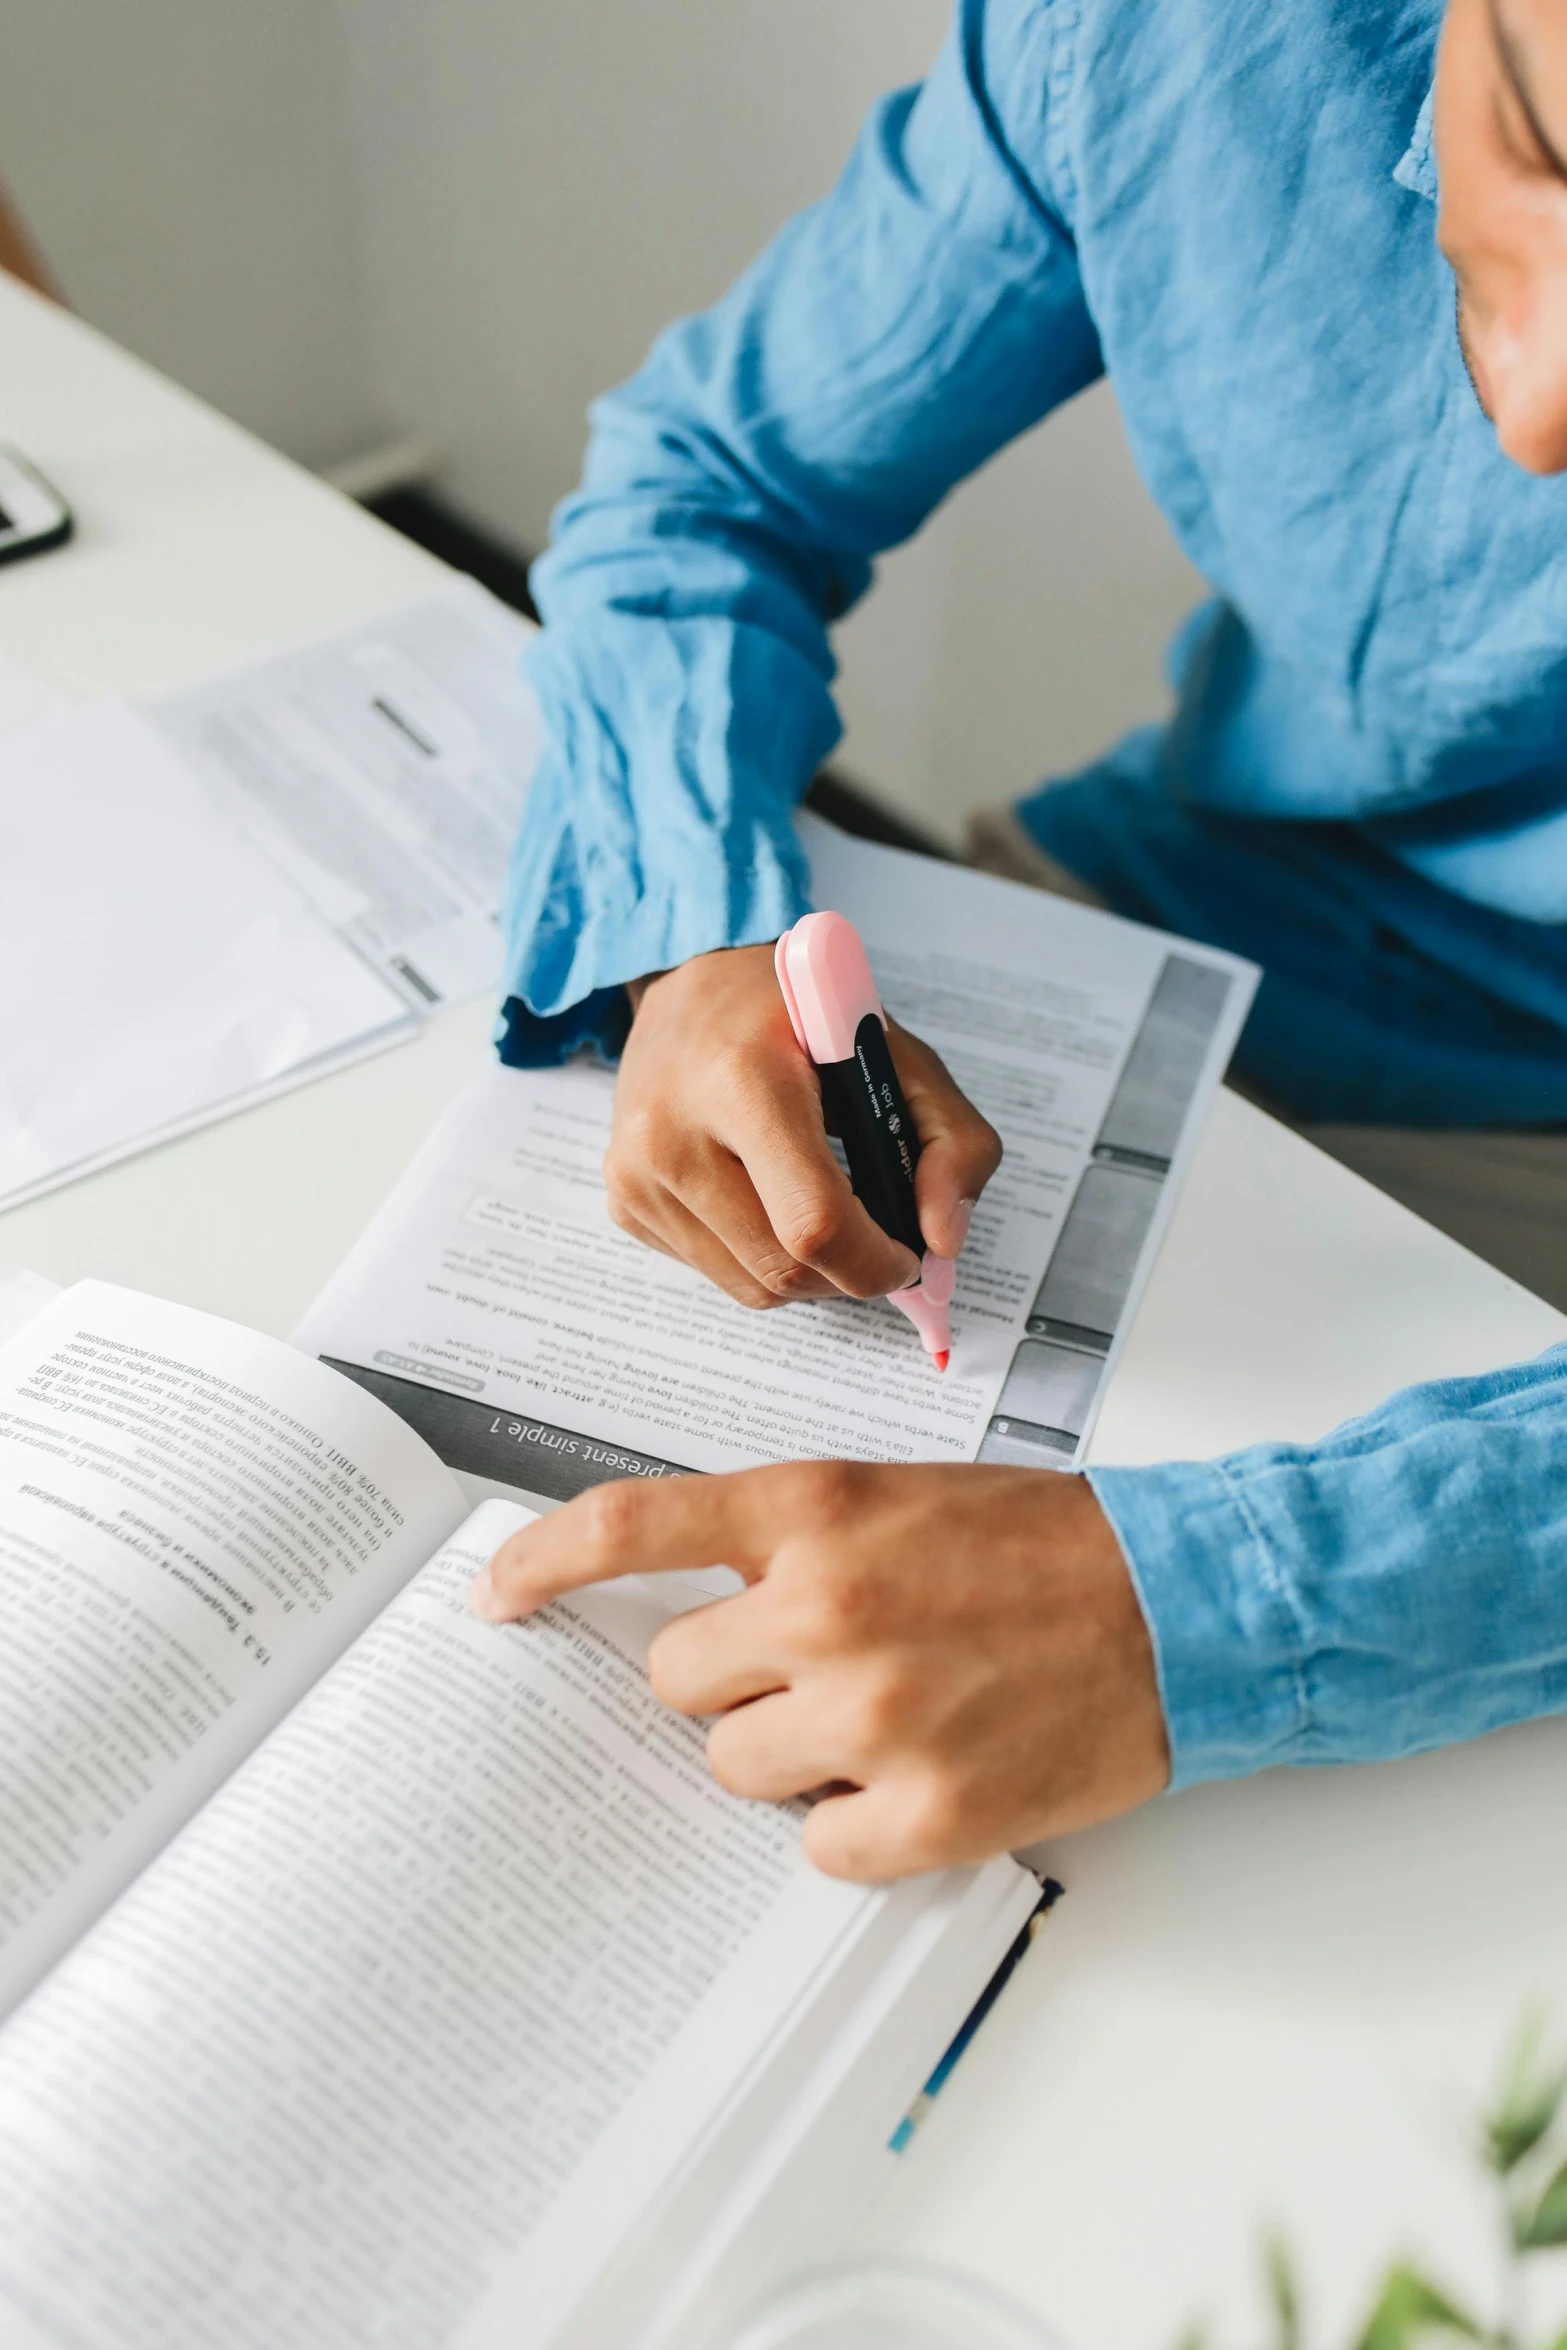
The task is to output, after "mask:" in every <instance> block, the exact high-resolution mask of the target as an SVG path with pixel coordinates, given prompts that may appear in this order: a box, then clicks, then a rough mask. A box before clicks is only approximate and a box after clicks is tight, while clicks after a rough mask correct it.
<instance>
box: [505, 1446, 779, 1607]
mask: <svg viewBox="0 0 1567 2350" xmlns="http://www.w3.org/2000/svg"><path fill="white" fill-rule="evenodd" d="M780 1474H781V1472H780V1471H778V1470H775V1469H743V1470H740V1471H739V1472H738V1473H737V1474H735V1475H733V1476H727V1477H699V1476H692V1477H669V1478H660V1479H658V1480H657V1481H656V1482H652V1481H649V1480H647V1479H644V1478H639V1477H625V1478H617V1479H615V1480H613V1481H612V1482H610V1483H609V1484H606V1485H594V1486H591V1487H590V1488H589V1489H588V1491H587V1492H586V1493H579V1494H578V1495H577V1497H576V1499H575V1501H569V1502H567V1504H566V1506H565V1508H564V1509H559V1510H552V1511H551V1512H550V1514H549V1516H548V1517H546V1518H537V1519H535V1520H534V1522H533V1524H532V1525H531V1526H524V1527H522V1528H521V1529H520V1530H519V1531H518V1532H517V1533H515V1534H513V1535H510V1536H509V1537H508V1538H507V1540H506V1541H505V1542H503V1543H502V1544H501V1546H500V1549H499V1550H498V1551H497V1552H496V1553H495V1556H494V1557H493V1558H492V1559H491V1560H490V1563H489V1565H488V1566H487V1567H485V1568H483V1569H482V1571H481V1572H480V1573H479V1574H478V1575H477V1576H476V1577H475V1579H474V1582H473V1584H472V1585H471V1586H470V1589H469V1593H468V1605H469V1606H470V1607H471V1608H472V1610H473V1612H474V1614H475V1615H476V1616H482V1617H483V1619H484V1621H485V1622H486V1623H490V1624H504V1623H508V1622H510V1621H511V1620H512V1619H513V1618H515V1617H518V1616H528V1615H532V1613H533V1612H534V1610H535V1609H536V1608H541V1607H543V1606H544V1605H545V1603H546V1601H548V1600H551V1599H559V1598H560V1597H561V1595H562V1593H564V1592H567V1591H581V1590H583V1589H584V1588H585V1587H586V1586H587V1585H588V1584H590V1583H610V1582H613V1581H614V1579H615V1577H616V1576H617V1575H663V1574H670V1573H673V1572H675V1571H677V1570H678V1569H680V1568H682V1567H733V1568H734V1569H735V1571H736V1573H737V1574H740V1575H743V1576H744V1578H745V1580H746V1581H747V1582H748V1583H754V1582H756V1581H757V1579H758V1578H759V1577H760V1576H761V1575H762V1574H764V1573H765V1572H766V1567H767V1561H768V1559H769V1557H770V1556H771V1553H772V1550H773V1547H774V1544H775V1541H776V1537H777V1531H778V1526H779V1522H780V1517H781V1515H782V1510H781V1497H780V1496H779V1494H778V1493H777V1491H776V1486H777V1483H778V1479H779V1476H780ZM769 1488H772V1489H774V1490H773V1491H772V1492H771V1495H770V1496H769Z"/></svg>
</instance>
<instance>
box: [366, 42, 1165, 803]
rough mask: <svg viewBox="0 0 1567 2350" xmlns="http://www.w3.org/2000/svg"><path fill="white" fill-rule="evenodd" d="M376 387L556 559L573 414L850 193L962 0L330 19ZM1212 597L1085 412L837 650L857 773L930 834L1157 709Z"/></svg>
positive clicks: (1024, 462) (478, 499)
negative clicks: (1164, 663)
mask: <svg viewBox="0 0 1567 2350" xmlns="http://www.w3.org/2000/svg"><path fill="white" fill-rule="evenodd" d="M342 5H343V7H344V11H345V24H346V28H347V32H348V49H349V56H350V65H351V73H352V76H353V100H354V112H355V123H356V131H357V137H358V148H359V162H360V184H361V188H362V191H363V205H364V222H365V236H366V247H365V250H366V259H367V268H368V274H369V285H370V304H371V321H372V335H373V338H374V343H375V349H376V354H377V367H378V380H379V382H380V384H381V387H382V390H383V393H384V396H385V398H386V399H387V401H388V403H389V404H390V407H391V409H392V411H393V412H394V414H395V415H396V416H397V418H398V419H399V421H400V422H401V423H402V424H403V425H405V426H408V427H410V428H418V429H420V430H424V431H428V432H429V433H430V434H431V435H432V436H433V437H434V438H435V439H436V440H437V441H438V442H439V443H440V444H441V445H442V446H443V447H444V448H445V449H446V450H447V451H448V452H449V454H450V457H451V460H452V471H451V475H450V482H451V486H452V488H453V489H454V490H455V491H456V492H457V493H458V495H459V496H461V497H462V498H463V499H465V500H466V501H467V502H468V503H469V504H470V505H471V506H472V507H473V508H474V509H475V511H476V512H479V513H483V514H489V515H493V516H495V517H497V518H499V519H501V520H503V521H504V522H505V523H507V524H508V525H509V526H510V527H511V528H512V529H513V530H514V531H516V532H517V533H518V534H520V535H521V536H522V537H523V538H524V539H525V540H526V541H528V542H529V543H531V544H534V545H537V544H539V543H540V542H541V540H542V537H543V533H544V529H545V524H546V519H547V516H548V513H549V509H550V507H551V506H552V505H553V503H554V501H555V500H556V499H557V498H558V497H560V496H561V495H562V494H563V492H564V491H565V490H566V489H568V488H569V487H570V485H571V483H572V481H573V480H574V478H575V475H576V470H577V466H578V463H579V461H580V456H581V450H582V441H583V431H584V426H583V410H584V408H585V406H586V404H587V401H588V400H589V398H590V397H591V396H592V394H593V393H594V392H595V391H597V390H599V389H601V388H602V387H603V386H605V385H606V384H609V383H613V382H614V381H616V380H617V379H618V378H619V377H621V376H623V375H625V374H626V373H628V372H629V370H630V369H631V368H632V367H634V366H635V364H636V362H637V360H638V359H639V358H640V356H641V354H642V352H643V350H644V349H645V348H646V346H647V344H648V342H649V341H650V339H651V338H652V336H653V335H654V334H655V333H656V332H657V330H658V328H659V327H660V326H661V325H662V324H663V323H664V321H665V320H666V319H668V318H670V317H671V316H673V315H675V314H676V313H677V312H679V311H682V310H687V309H690V308H693V307H694V306H696V305H698V304H700V303H702V302H705V301H707V300H710V299H711V298H712V297H713V296H714V295H715V294H717V293H718V292H719V291H720V290H721V289H722V287H723V286H724V285H725V284H726V283H727V282H728V280H729V279H730V277H732V276H733V274H734V273H735V272H736V271H737V270H738V269H739V268H741V267H742V266H743V264H744V263H745V262H746V261H747V260H748V259H749V258H750V256H751V255H752V253H754V252H755V250H756V249H757V247H758V246H759V245H760V244H761V243H762V242H763V241H764V240H765V239H766V238H767V236H768V235H769V234H770V233H771V232H772V230H773V229H774V228H775V227H776V226H777V225H778V224H779V222H780V221H782V220H783V219H785V218H786V217H787V215H788V214H789V213H790V212H791V211H793V210H794V209H795V208H796V207H798V206H799V205H801V204H804V203H808V202H810V201H811V200H812V198H814V197H815V196H817V195H818V194H820V193H821V192H822V190H823V189H825V188H826V187H827V186H828V185H829V184H830V183H831V181H832V179H833V177H834V176H835V174H836V172H837V169H838V167H839V164H840V163H841V161H842V158H843V156H844V154H845V153H846V151H847V149H848V147H849V144H850V142H851V140H852V138H853V136H854V133H855V130H856V129H857V127H858V124H859V121H860V118H861V116H862V114H863V112H864V109H865V107H866V106H867V104H868V103H869V101H870V100H871V98H872V97H873V96H874V95H875V94H876V93H877V92H878V91H880V90H882V89H885V88H887V87H890V86H892V85H894V84H896V83H898V82H902V81H907V80H911V79H913V78H915V77H916V76H918V75H919V74H920V73H921V72H922V71H923V70H924V68H925V66H926V65H927V64H928V62H929V60H930V58H931V56H932V55H933V53H934V51H935V49H936V47H937V45H938V43H939V41H940V39H941V35H942V31H943V29H944V25H945V22H946V17H947V0H853V4H852V5H846V4H845V0H743V4H742V5H736V0H441V5H440V6H439V7H436V6H434V5H432V4H431V0H342ZM1197 592H1198V591H1197V583H1196V582H1195V580H1194V579H1193V577H1192V575H1191V574H1190V572H1189V571H1188V570H1187V568H1186V566H1185V564H1184V563H1183V562H1182V561H1181V559H1180V557H1179V556H1178V555H1177V554H1176V552H1175V550H1174V549H1173V547H1172V546H1171V544H1170V541H1169V539H1168V536H1167V534H1166V533H1165V530H1164V527H1163V525H1162V523H1161V522H1160V520H1159V518H1158V516H1157V515H1156V514H1155V512H1154V511H1153V508H1152V507H1151V505H1150V504H1149V501H1148V500H1147V498H1146V497H1145V495H1144V494H1143V492H1142V490H1141V488H1140V486H1139V485H1138V483H1137V481H1136V478H1135V475H1134V474H1133V472H1132V468H1131V465H1130V462H1129V460H1128V458H1127V456H1126V452H1125V446H1124V442H1123V440H1122V437H1121V433H1120V428H1119V423H1118V420H1117V417H1116V413H1115V408H1114V404H1113V402H1112V401H1111V399H1110V398H1109V395H1108V394H1107V393H1106V392H1104V391H1103V390H1100V391H1096V392H1093V393H1090V394H1089V395H1088V396H1087V398H1085V399H1084V400H1081V401H1079V402H1078V403H1076V404H1075V406H1074V407H1073V408H1072V409H1071V410H1070V411H1068V412H1067V413H1066V414H1065V415H1063V416H1061V417H1058V418H1055V419H1052V421H1051V423H1050V424H1049V425H1047V426H1046V427H1045V428H1044V430H1043V431H1042V432H1041V433H1038V434H1036V435H1034V436H1032V438H1031V439H1030V440H1029V441H1028V442H1027V443H1025V444H1023V445H1021V446H1019V447H1018V448H1015V449H1013V450H1011V451H1009V452H1007V453H1006V454H1005V455H1004V456H1003V457H1002V458H1001V459H1000V460H999V461H998V462H997V463H996V464H995V465H994V466H992V467H991V468H990V469H989V470H988V472H987V473H986V474H985V475H984V476H983V477H982V478H981V479H980V480H978V481H976V482H974V483H972V484H970V485H969V486H968V487H967V488H966V489H964V490H963V491H961V492H960V493H959V494H958V496H957V497H956V498H955V499H954V500H953V501H952V502H951V504H950V505H949V507H948V508H947V509H946V510H945V511H944V512H943V513H942V514H941V515H940V516H939V517H938V518H937V520H936V521H935V523H934V524H933V525H932V527H931V528H930V530H929V531H927V533H926V534H925V536H924V537H923V538H922V540H921V541H919V542H918V543H917V544H916V545H915V546H914V547H913V548H911V549H908V550H905V551H903V552H902V553H900V554H899V555H897V556H896V557H894V558H893V559H892V560H891V561H889V562H888V564H887V565H886V566H885V568H884V572H883V577H882V582H881V584H880V586H879V587H878V589H877V591H876V593H875V595H874V596H873V597H872V598H871V600H870V601H869V602H868V604H867V605H866V606H865V607H864V609H863V610H862V611H861V612H860V613H858V614H856V615H855V616H854V618H853V619H852V620H851V621H850V622H849V624H848V626H847V627H846V628H845V630H844V631H843V634H842V640H841V652H842V656H843V662H844V677H843V686H842V701H843V705H844V708H845V712H846V715H847V717H848V719H849V738H848V741H847V743H846V745H845V747H844V750H843V752H842V754H841V756H842V758H843V760H844V763H845V764H846V765H848V766H850V767H852V768H854V769H857V770H858V771H859V772H860V773H861V774H862V775H864V776H866V777H867V778H868V779H870V780H872V781H874V782H875V783H877V784H878V785H879V786H881V787H882V788H883V789H885V790H887V791H888V792H889V793H890V794H891V795H893V796H895V797H896V798H898V799H900V800H901V801H902V802H904V804H906V805H907V806H908V807H909V808H910V809H911V810H913V811H915V812H917V813H919V814H921V815H922V816H924V817H925V819H926V820H927V821H931V822H934V823H936V824H938V825H940V826H942V827H943V828H944V829H947V830H949V831H955V830H956V828H957V824H958V821H959V818H960V815H961V812H962V811H963V810H965V809H967V808H971V807H974V806H977V805H979V804H981V803H982V802H984V801H985V800H989V799H995V798H998V797H1000V796H1003V795H1006V794H1009V793H1011V792H1014V791H1016V790H1019V789H1022V788H1025V787H1026V786H1028V785H1029V784H1031V783H1033V782H1034V781H1036V780H1038V779H1039V778H1040V777H1041V776H1042V775H1044V774H1045V773H1047V772H1053V771H1059V770H1060V769H1061V768H1063V767H1066V766H1070V765H1071V764H1073V763H1074V762H1075V761H1077V760H1079V759H1081V758H1084V757H1087V756H1089V755H1091V754H1092V753H1093V751H1094V750H1095V749H1097V748H1098V747H1099V746H1100V745H1101V744H1103V743H1104V742H1106V741H1107V740H1109V739H1110V737H1112V736H1113V735H1114V734H1115V733H1116V732H1118V731H1119V730H1120V729H1121V728H1122V727H1124V726H1126V725H1128V724H1130V723H1132V722H1133V721H1134V720H1135V719H1137V718H1140V717H1143V716H1146V715H1149V714H1151V713H1152V712H1154V711H1155V710H1157V709H1158V708H1159V707H1161V705H1162V700H1163V694H1162V686H1161V683H1160V675H1159V652H1160V649H1161V647H1162V643H1163V640H1164V638H1165V636H1166V635H1167V634H1168V630H1169V626H1170V624H1171V622H1172V620H1173V619H1174V617H1175V616H1176V615H1177V614H1178V613H1179V612H1180V611H1182V610H1183V609H1184V608H1185V607H1186V606H1187V605H1188V604H1189V603H1190V602H1191V601H1192V599H1193V597H1194V595H1195V594H1196V593H1197Z"/></svg>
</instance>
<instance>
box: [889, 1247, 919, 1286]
mask: <svg viewBox="0 0 1567 2350" xmlns="http://www.w3.org/2000/svg"><path fill="white" fill-rule="evenodd" d="M904 1254H905V1256H907V1255H908V1251H907V1250H906V1249H905V1251H904ZM924 1275H925V1267H924V1263H923V1262H922V1260H921V1259H920V1258H919V1257H910V1258H909V1271H908V1272H907V1273H906V1274H905V1275H904V1277H903V1279H902V1280H901V1281H900V1282H899V1283H898V1288H899V1289H914V1288H916V1287H917V1286H918V1284H919V1283H920V1282H921V1281H922V1280H923V1279H924ZM894 1294H896V1292H894Z"/></svg>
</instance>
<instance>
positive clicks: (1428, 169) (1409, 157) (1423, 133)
mask: <svg viewBox="0 0 1567 2350" xmlns="http://www.w3.org/2000/svg"><path fill="white" fill-rule="evenodd" d="M1435 101H1436V92H1435V90H1434V89H1431V90H1428V91H1427V92H1426V102H1425V104H1424V105H1423V106H1422V107H1421V109H1420V112H1419V113H1418V114H1417V115H1416V117H1415V131H1414V136H1413V138H1412V139H1411V140H1410V142H1409V145H1408V146H1407V147H1406V149H1405V150H1404V153H1403V154H1402V155H1401V156H1400V157H1399V159H1398V161H1397V163H1395V164H1394V166H1393V177H1394V178H1395V179H1396V180H1397V182H1398V184H1399V186H1400V187H1401V188H1410V189H1412V190H1413V192H1414V193H1415V194H1416V195H1417V196H1424V197H1426V198H1427V199H1428V200H1429V201H1430V202H1431V203H1433V204H1434V203H1435V202H1436V200H1437V197H1438V194H1439V192H1440V191H1439V190H1438V187H1437V180H1436V148H1435V146H1434V145H1433V144H1432V139H1431V115H1432V110H1433V107H1434V105H1435Z"/></svg>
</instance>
